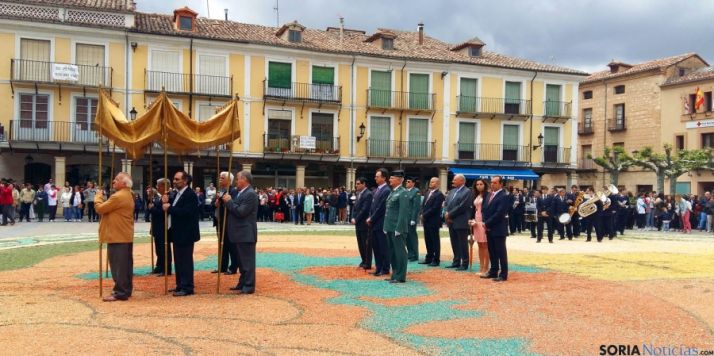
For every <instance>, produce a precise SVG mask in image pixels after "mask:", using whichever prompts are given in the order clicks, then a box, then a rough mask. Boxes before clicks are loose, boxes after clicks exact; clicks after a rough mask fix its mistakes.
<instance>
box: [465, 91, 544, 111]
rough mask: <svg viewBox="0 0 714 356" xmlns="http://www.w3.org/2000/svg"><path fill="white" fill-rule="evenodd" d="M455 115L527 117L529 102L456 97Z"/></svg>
mask: <svg viewBox="0 0 714 356" xmlns="http://www.w3.org/2000/svg"><path fill="white" fill-rule="evenodd" d="M456 99H457V104H456V113H457V115H461V114H503V115H521V116H529V115H530V114H531V101H530V100H521V99H504V98H484V97H480V96H466V95H459V96H457V97H456Z"/></svg>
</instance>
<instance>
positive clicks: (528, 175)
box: [449, 167, 538, 180]
mask: <svg viewBox="0 0 714 356" xmlns="http://www.w3.org/2000/svg"><path fill="white" fill-rule="evenodd" d="M449 170H450V171H451V173H454V174H463V175H464V177H466V178H467V179H477V178H491V177H493V176H501V177H503V179H508V180H537V179H538V175H537V174H536V173H535V172H533V171H532V170H530V169H481V168H460V167H451V168H449Z"/></svg>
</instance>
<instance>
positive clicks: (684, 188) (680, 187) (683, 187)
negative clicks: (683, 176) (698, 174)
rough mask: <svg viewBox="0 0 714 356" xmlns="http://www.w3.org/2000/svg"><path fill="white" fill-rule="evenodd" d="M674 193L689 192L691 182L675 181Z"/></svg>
mask: <svg viewBox="0 0 714 356" xmlns="http://www.w3.org/2000/svg"><path fill="white" fill-rule="evenodd" d="M674 190H675V191H676V192H675V194H689V193H690V192H691V191H692V184H691V183H690V182H677V186H676V187H675V188H674Z"/></svg>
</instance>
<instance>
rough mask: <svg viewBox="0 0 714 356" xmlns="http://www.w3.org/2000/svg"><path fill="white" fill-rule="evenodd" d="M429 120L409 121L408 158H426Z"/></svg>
mask: <svg viewBox="0 0 714 356" xmlns="http://www.w3.org/2000/svg"><path fill="white" fill-rule="evenodd" d="M428 140H429V119H409V152H408V154H409V157H427V156H428V153H429V142H428Z"/></svg>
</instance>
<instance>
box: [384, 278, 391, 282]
mask: <svg viewBox="0 0 714 356" xmlns="http://www.w3.org/2000/svg"><path fill="white" fill-rule="evenodd" d="M384 280H385V281H387V282H391V281H393V279H391V278H385V279H384Z"/></svg>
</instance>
